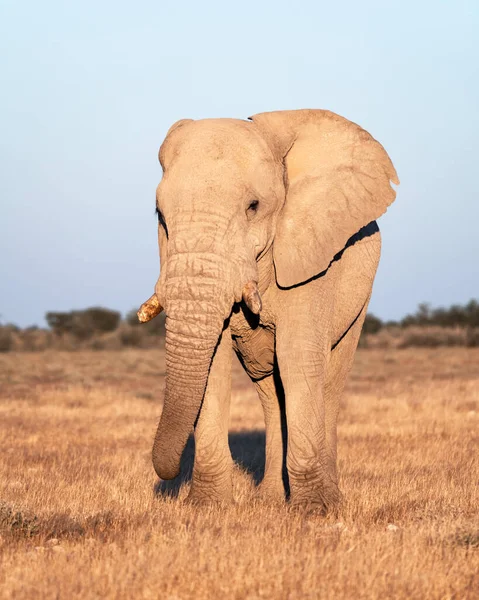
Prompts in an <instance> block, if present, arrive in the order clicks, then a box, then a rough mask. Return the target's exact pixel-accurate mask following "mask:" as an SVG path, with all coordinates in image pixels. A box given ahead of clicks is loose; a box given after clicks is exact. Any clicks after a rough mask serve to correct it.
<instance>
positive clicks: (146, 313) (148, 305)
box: [136, 294, 163, 323]
mask: <svg viewBox="0 0 479 600" xmlns="http://www.w3.org/2000/svg"><path fill="white" fill-rule="evenodd" d="M162 310H163V307H162V306H161V304H160V303H159V301H158V297H157V295H156V294H153V296H150V298H148V300H147V301H146V302H143V304H142V305H141V306H140V309H139V310H138V312H137V313H136V314H137V315H138V320H139V321H140V323H147V322H148V321H151V319H154V318H155V317H156V316H158V315H159V314H160V313H161V311H162Z"/></svg>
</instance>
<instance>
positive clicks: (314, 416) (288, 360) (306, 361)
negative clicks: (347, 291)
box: [276, 311, 340, 511]
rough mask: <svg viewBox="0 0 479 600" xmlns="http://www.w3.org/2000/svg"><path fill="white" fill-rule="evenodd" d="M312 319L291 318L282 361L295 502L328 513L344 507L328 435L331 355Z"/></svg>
mask: <svg viewBox="0 0 479 600" xmlns="http://www.w3.org/2000/svg"><path fill="white" fill-rule="evenodd" d="M309 319H310V313H309V312H308V311H304V312H302V313H301V314H299V313H296V315H293V314H291V315H290V319H289V320H288V321H285V322H284V323H283V327H278V329H277V345H276V350H277V356H278V363H279V369H280V374H281V380H282V383H283V387H284V392H285V399H286V420H287V427H288V451H287V468H288V476H289V485H290V492H291V502H292V503H293V504H297V505H310V506H314V507H318V508H319V509H320V510H321V511H328V510H329V509H331V508H333V507H334V506H335V505H337V503H338V502H339V498H340V493H339V489H338V486H337V480H336V476H335V470H334V469H333V468H332V466H333V462H334V461H333V457H332V456H331V449H330V447H329V444H328V440H327V435H326V418H325V413H326V411H325V394H324V386H325V379H326V371H327V366H328V360H329V355H330V349H329V343H328V340H327V337H326V336H322V335H321V333H319V332H318V322H317V321H316V323H314V322H311V321H310V320H309Z"/></svg>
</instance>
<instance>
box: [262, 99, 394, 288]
mask: <svg viewBox="0 0 479 600" xmlns="http://www.w3.org/2000/svg"><path fill="white" fill-rule="evenodd" d="M251 120H252V121H253V122H254V123H255V125H256V126H257V127H258V128H259V130H260V132H261V133H262V135H263V136H264V137H265V139H266V141H267V142H268V143H269V145H270V147H271V149H272V150H273V153H274V154H275V155H276V156H277V157H278V158H280V159H283V160H284V165H285V169H286V200H285V204H284V206H283V208H282V212H281V214H280V215H279V217H278V223H277V230H276V236H275V240H274V246H273V256H274V263H275V268H276V279H277V282H278V284H279V285H280V286H281V287H291V286H293V285H297V284H299V283H302V282H304V281H307V280H308V279H310V278H311V277H314V276H315V275H317V274H318V273H321V272H322V271H324V270H325V269H327V268H328V266H329V264H330V263H331V261H332V259H333V257H334V255H335V254H337V253H338V252H339V251H340V250H342V249H343V248H344V246H345V245H346V242H347V241H348V239H349V238H350V237H351V236H352V235H354V234H355V233H356V232H357V231H359V229H361V227H363V226H365V225H367V224H368V223H369V222H371V221H373V220H375V219H377V218H378V217H379V216H381V215H382V214H383V213H384V212H385V211H386V209H387V207H388V206H389V205H390V204H391V203H392V202H393V201H394V198H395V197H396V192H395V191H394V189H393V188H392V187H391V185H390V181H393V182H394V183H396V184H398V183H399V180H398V178H397V174H396V171H395V169H394V167H393V165H392V163H391V160H390V159H389V157H388V155H387V154H386V151H385V150H384V148H383V147H382V146H381V144H380V143H379V142H377V141H376V140H375V139H374V138H373V137H371V136H370V135H369V133H367V132H366V131H364V129H361V127H359V126H358V125H356V124H355V123H351V121H348V120H347V119H344V118H343V117H340V116H338V115H336V114H334V113H331V112H329V111H325V110H295V111H279V112H271V113H262V114H259V115H255V116H254V117H251Z"/></svg>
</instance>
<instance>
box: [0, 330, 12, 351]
mask: <svg viewBox="0 0 479 600" xmlns="http://www.w3.org/2000/svg"><path fill="white" fill-rule="evenodd" d="M12 348H13V332H12V330H11V328H10V327H9V326H8V325H3V326H0V352H10V350H12Z"/></svg>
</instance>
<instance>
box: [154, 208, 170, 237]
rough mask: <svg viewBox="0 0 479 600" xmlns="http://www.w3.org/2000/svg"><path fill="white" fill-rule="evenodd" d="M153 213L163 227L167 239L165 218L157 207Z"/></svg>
mask: <svg viewBox="0 0 479 600" xmlns="http://www.w3.org/2000/svg"><path fill="white" fill-rule="evenodd" d="M155 212H156V214H157V216H158V223H159V224H160V225H161V226H162V227H163V229H164V230H165V233H166V237H167V238H168V227H167V226H166V222H165V217H164V216H163V213H162V212H161V210H160V209H159V208H158V207H156V210H155Z"/></svg>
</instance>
